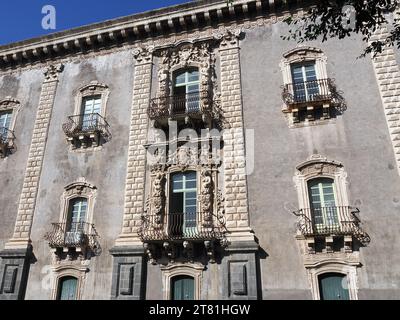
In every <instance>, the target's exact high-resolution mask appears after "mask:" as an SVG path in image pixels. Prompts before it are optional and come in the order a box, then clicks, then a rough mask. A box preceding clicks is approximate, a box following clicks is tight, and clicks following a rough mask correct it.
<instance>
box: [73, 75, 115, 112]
mask: <svg viewBox="0 0 400 320" xmlns="http://www.w3.org/2000/svg"><path fill="white" fill-rule="evenodd" d="M97 95H99V96H101V113H100V116H102V117H103V118H105V115H106V108H107V102H108V97H109V95H110V89H109V87H108V86H107V85H106V84H103V83H100V82H98V81H96V80H94V81H91V82H90V83H89V84H86V85H84V86H82V87H80V88H79V89H78V90H77V93H76V94H75V109H74V115H80V114H82V104H83V100H84V98H86V97H91V96H97Z"/></svg>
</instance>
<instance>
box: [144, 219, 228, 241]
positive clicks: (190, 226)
mask: <svg viewBox="0 0 400 320" xmlns="http://www.w3.org/2000/svg"><path fill="white" fill-rule="evenodd" d="M225 231H226V228H225V221H224V218H223V217H220V216H216V215H214V214H211V215H206V214H204V213H199V212H197V213H196V212H193V213H169V214H164V215H162V216H159V215H147V214H144V215H142V225H141V227H140V229H139V231H138V233H139V236H140V238H141V239H142V241H144V242H146V241H169V240H217V239H223V237H224V233H225Z"/></svg>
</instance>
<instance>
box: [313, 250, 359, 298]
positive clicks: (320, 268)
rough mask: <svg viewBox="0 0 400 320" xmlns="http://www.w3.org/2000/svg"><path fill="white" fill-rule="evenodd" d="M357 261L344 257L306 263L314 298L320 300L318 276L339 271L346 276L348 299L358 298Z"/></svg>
mask: <svg viewBox="0 0 400 320" xmlns="http://www.w3.org/2000/svg"><path fill="white" fill-rule="evenodd" d="M359 266H360V263H359V262H358V261H350V260H346V259H335V258H330V259H324V260H321V261H318V262H316V263H314V264H310V265H306V269H307V274H308V279H309V282H310V286H311V293H312V297H313V299H314V300H320V299H321V297H320V290H319V276H320V275H322V274H324V273H339V274H343V275H345V276H346V277H347V285H348V290H349V297H350V300H358V296H357V291H358V287H357V267H359Z"/></svg>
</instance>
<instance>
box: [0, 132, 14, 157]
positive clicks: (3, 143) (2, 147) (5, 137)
mask: <svg viewBox="0 0 400 320" xmlns="http://www.w3.org/2000/svg"><path fill="white" fill-rule="evenodd" d="M14 140H15V135H14V132H13V131H11V130H9V129H7V128H5V127H0V157H5V156H6V155H7V153H8V152H9V151H10V150H11V149H13V148H14Z"/></svg>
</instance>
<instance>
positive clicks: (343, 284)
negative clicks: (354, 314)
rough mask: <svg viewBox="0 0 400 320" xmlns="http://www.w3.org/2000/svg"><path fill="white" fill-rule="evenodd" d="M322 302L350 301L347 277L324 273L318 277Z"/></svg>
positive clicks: (339, 274)
mask: <svg viewBox="0 0 400 320" xmlns="http://www.w3.org/2000/svg"><path fill="white" fill-rule="evenodd" d="M318 284H319V292H320V299H321V300H350V295H349V288H348V280H347V276H346V275H344V274H341V273H323V274H321V275H320V276H319V277H318Z"/></svg>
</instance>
